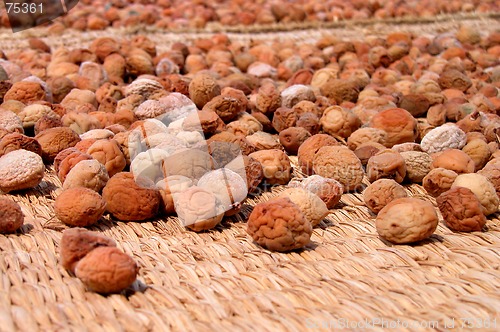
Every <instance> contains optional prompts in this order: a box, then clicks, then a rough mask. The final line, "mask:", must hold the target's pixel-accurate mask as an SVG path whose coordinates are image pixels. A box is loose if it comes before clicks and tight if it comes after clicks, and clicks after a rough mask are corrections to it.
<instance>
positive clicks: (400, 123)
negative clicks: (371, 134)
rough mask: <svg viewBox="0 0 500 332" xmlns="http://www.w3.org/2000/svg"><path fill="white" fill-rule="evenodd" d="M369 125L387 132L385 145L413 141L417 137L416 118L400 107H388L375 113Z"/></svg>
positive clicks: (390, 145)
mask: <svg viewBox="0 0 500 332" xmlns="http://www.w3.org/2000/svg"><path fill="white" fill-rule="evenodd" d="M370 126H371V127H374V128H378V129H382V130H384V131H385V132H386V133H387V138H386V142H385V144H384V145H385V146H386V147H388V148H390V147H392V146H393V145H396V144H400V143H405V142H415V139H416V138H417V135H418V131H417V120H415V118H414V117H413V116H412V115H411V114H410V113H409V112H408V111H406V110H404V109H402V108H390V109H387V110H384V111H381V112H379V113H377V114H375V115H374V116H373V117H372V119H371V121H370Z"/></svg>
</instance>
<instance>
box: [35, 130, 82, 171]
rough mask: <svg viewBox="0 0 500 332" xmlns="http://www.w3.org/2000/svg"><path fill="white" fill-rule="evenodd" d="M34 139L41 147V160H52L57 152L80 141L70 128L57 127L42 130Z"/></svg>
mask: <svg viewBox="0 0 500 332" xmlns="http://www.w3.org/2000/svg"><path fill="white" fill-rule="evenodd" d="M35 139H36V140H37V141H38V143H40V146H41V147H42V158H43V160H44V161H46V162H53V161H54V158H55V157H56V156H57V154H58V153H59V152H61V151H62V150H64V149H67V148H70V147H73V146H75V145H76V143H78V142H79V141H80V136H78V134H77V133H76V132H75V131H73V130H72V129H70V128H67V127H57V128H50V129H46V130H44V131H42V132H41V133H39V134H38V135H36V136H35Z"/></svg>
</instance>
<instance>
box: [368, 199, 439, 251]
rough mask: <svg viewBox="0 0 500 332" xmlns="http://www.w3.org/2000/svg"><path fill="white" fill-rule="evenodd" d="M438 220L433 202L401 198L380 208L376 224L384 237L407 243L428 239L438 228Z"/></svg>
mask: <svg viewBox="0 0 500 332" xmlns="http://www.w3.org/2000/svg"><path fill="white" fill-rule="evenodd" d="M438 222H439V219H438V215H437V213H436V210H435V209H434V206H433V205H432V204H431V203H429V202H427V201H424V200H421V199H417V198H399V199H396V200H394V201H392V202H390V203H389V204H387V205H386V206H385V207H384V208H382V210H380V212H379V213H378V215H377V219H376V220H375V226H376V227H377V232H378V234H379V235H380V237H382V238H383V239H385V240H387V241H389V242H392V243H396V244H405V243H413V242H417V241H422V240H424V239H427V238H428V237H430V236H431V235H432V234H433V233H434V231H435V230H436V228H437V225H438Z"/></svg>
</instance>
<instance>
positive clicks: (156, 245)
mask: <svg viewBox="0 0 500 332" xmlns="http://www.w3.org/2000/svg"><path fill="white" fill-rule="evenodd" d="M292 159H295V158H294V157H292ZM295 176H298V177H300V176H301V175H300V174H298V173H297V172H295ZM365 183H368V182H366V181H365ZM60 185H61V183H60V182H59V180H58V179H57V177H56V176H55V175H54V172H53V171H52V170H51V169H50V168H49V169H48V170H47V173H46V176H45V178H44V181H43V182H42V183H41V184H40V185H39V186H38V187H36V188H34V189H33V190H29V191H26V192H22V193H19V194H16V195H9V196H11V198H12V199H13V200H15V201H17V202H18V203H19V204H20V205H21V206H22V210H23V212H24V214H25V215H26V222H25V225H24V226H23V227H22V230H21V231H20V232H19V233H18V234H13V235H6V236H0V256H1V259H0V265H1V266H0V269H1V275H0V277H1V281H0V296H1V297H0V317H1V321H2V324H1V325H0V330H1V331H13V330H23V331H55V330H57V331H68V330H78V331H167V330H174V331H195V330H198V331H202V330H203V331H206V330H217V331H238V330H245V331H249V330H254V331H304V330H308V329H311V330H336V327H341V326H342V325H341V324H346V323H349V324H356V325H351V327H352V326H354V327H363V326H368V327H372V328H373V330H374V331H384V330H387V329H388V327H390V325H389V324H393V327H394V324H397V321H398V320H399V321H400V322H401V323H400V325H398V328H397V329H396V330H398V331H406V330H408V331H428V330H433V329H432V328H431V327H434V329H437V330H449V327H451V326H452V325H451V324H452V323H453V324H454V325H453V326H455V328H456V329H458V330H460V327H462V326H472V325H470V324H471V323H470V321H466V320H465V319H472V320H473V321H472V323H473V324H474V325H473V326H475V327H481V326H485V325H486V323H487V322H489V323H490V324H493V322H494V319H496V322H497V324H498V323H500V315H499V312H498V309H499V308H500V272H499V267H500V257H499V255H500V220H499V219H498V214H497V215H495V216H494V218H490V220H488V222H487V231H486V232H475V233H471V234H462V233H453V232H451V231H450V230H448V229H447V228H446V227H445V226H443V225H442V224H440V225H439V227H438V229H437V231H436V233H435V234H434V235H433V236H432V237H431V238H430V239H429V240H427V241H425V242H423V243H418V244H414V245H391V244H389V243H386V242H384V241H382V240H381V239H380V238H379V237H378V235H377V232H376V229H375V226H374V215H372V214H370V212H369V211H368V209H367V208H366V207H365V206H364V205H363V204H362V195H361V194H359V193H352V194H344V195H343V197H342V200H341V202H340V204H339V206H338V207H337V208H336V209H334V210H332V211H331V213H330V215H329V216H328V217H327V218H326V219H325V220H324V221H323V222H322V223H321V224H320V225H319V227H317V228H315V229H314V232H313V235H312V242H311V244H310V245H308V246H307V248H306V249H305V250H302V251H296V252H291V253H274V252H270V251H267V250H264V249H262V248H260V247H259V246H257V245H256V244H254V243H253V242H252V240H251V238H250V237H249V236H248V235H247V234H246V231H245V229H246V225H245V220H246V218H247V217H248V215H249V214H250V212H251V210H252V206H254V205H255V204H256V203H258V202H261V201H266V200H268V199H269V198H271V197H272V196H275V195H276V193H278V192H279V191H281V190H283V188H273V189H272V191H270V192H263V193H261V194H260V195H259V196H257V197H253V198H249V199H248V200H247V201H246V203H245V205H244V207H243V209H242V211H241V212H240V213H239V214H238V215H236V216H235V217H232V218H228V219H225V220H224V221H223V223H222V224H221V225H219V226H218V227H217V228H216V229H215V230H213V231H210V232H205V233H194V232H190V231H186V230H185V229H184V228H183V227H182V226H181V225H180V223H179V221H178V220H177V218H174V217H168V218H162V219H157V220H152V221H148V222H141V223H138V222H128V223H127V222H119V221H114V220H111V219H109V218H108V217H105V218H103V220H102V222H100V224H99V225H98V226H95V227H91V228H90V229H91V230H95V231H99V232H102V233H103V234H105V235H107V236H109V237H111V238H113V239H115V240H116V241H117V243H118V247H119V248H120V249H122V250H123V251H124V252H126V253H127V254H129V255H131V256H132V257H133V258H134V259H135V260H136V261H137V262H138V264H139V266H140V267H141V270H140V274H139V278H138V281H137V282H136V283H135V284H134V285H133V287H132V288H131V289H128V290H127V291H125V293H124V294H116V295H110V296H107V297H105V296H101V295H99V294H95V293H92V292H88V291H86V290H85V288H84V287H83V285H82V284H81V282H80V281H79V280H78V279H77V278H75V277H73V276H70V275H69V274H68V272H66V271H65V270H64V269H63V268H62V267H61V266H60V265H59V263H58V256H59V250H60V247H59V244H60V240H61V231H62V230H63V229H65V228H66V226H64V225H63V224H62V223H61V222H59V221H58V220H57V219H56V218H55V217H54V212H53V203H54V199H55V197H57V195H58V194H59V193H60V192H61V189H60ZM407 190H408V193H409V194H410V195H412V196H416V197H420V198H423V199H426V200H429V201H431V202H432V203H434V204H435V201H434V199H433V198H431V197H429V196H428V195H427V194H426V193H425V190H424V189H423V188H422V187H420V186H418V185H410V186H408V187H407ZM377 320H378V321H379V322H381V323H380V324H379V325H377V324H376V322H377ZM384 322H385V323H384ZM482 322H484V323H482ZM363 324H375V325H371V326H370V325H363ZM383 324H386V325H383ZM404 324H406V325H404ZM446 324H447V325H446ZM468 324H469V325H468ZM446 326H447V327H448V329H446V328H445V327H446ZM494 326H495V325H491V326H490V327H494ZM496 326H498V325H496ZM354 330H360V329H354ZM481 330H491V331H494V330H495V329H494V328H490V329H481Z"/></svg>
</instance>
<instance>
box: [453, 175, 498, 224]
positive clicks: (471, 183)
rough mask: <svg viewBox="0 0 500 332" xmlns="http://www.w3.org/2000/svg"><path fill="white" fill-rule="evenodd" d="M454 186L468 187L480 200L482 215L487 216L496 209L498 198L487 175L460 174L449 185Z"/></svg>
mask: <svg viewBox="0 0 500 332" xmlns="http://www.w3.org/2000/svg"><path fill="white" fill-rule="evenodd" d="M455 187H465V188H468V189H470V190H471V191H472V192H473V193H474V194H475V195H476V196H477V198H478V199H479V201H480V202H481V205H482V207H483V213H484V215H486V216H488V215H490V214H492V213H495V212H497V211H498V204H499V198H498V195H497V192H496V190H495V187H493V184H492V183H491V182H490V181H489V180H488V178H487V177H485V176H483V175H481V174H477V173H468V174H460V175H458V176H457V178H456V179H455V181H453V184H452V186H451V188H455Z"/></svg>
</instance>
